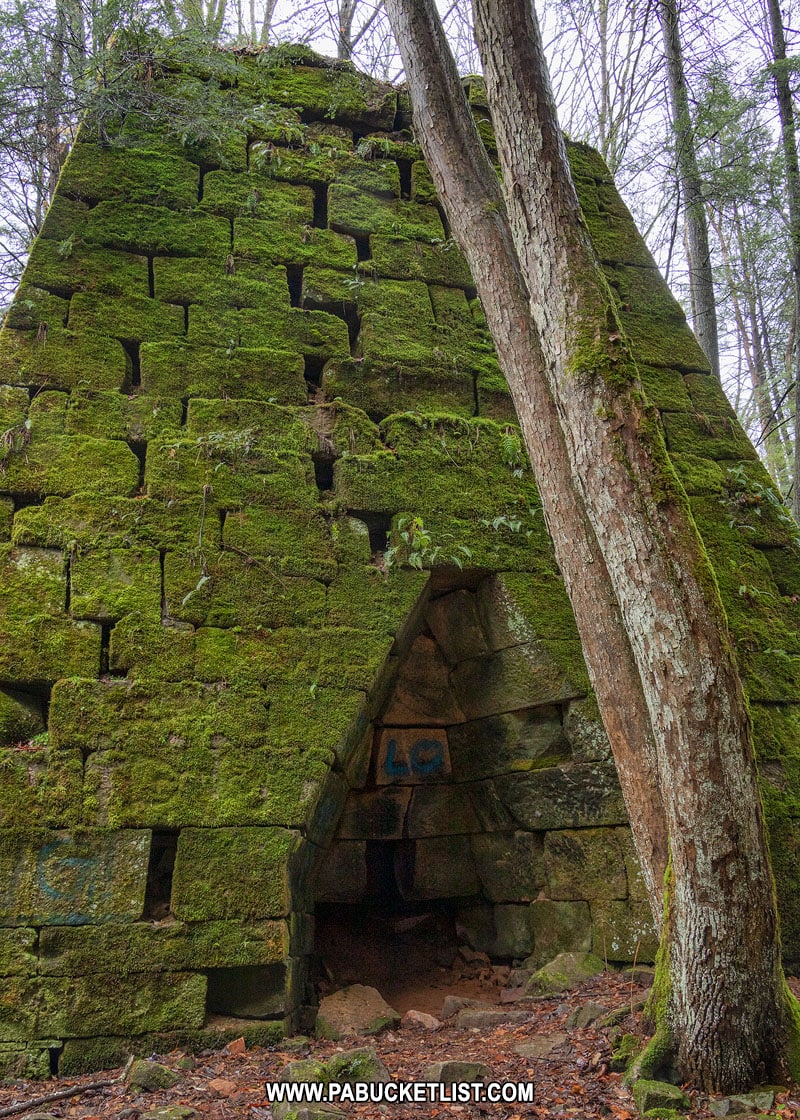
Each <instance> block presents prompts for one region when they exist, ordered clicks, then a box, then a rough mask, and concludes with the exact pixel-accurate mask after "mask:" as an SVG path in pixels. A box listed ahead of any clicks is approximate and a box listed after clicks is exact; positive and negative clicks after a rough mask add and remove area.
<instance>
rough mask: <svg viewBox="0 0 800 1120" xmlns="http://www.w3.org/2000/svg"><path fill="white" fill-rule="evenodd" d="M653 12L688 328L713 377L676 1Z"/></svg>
mask: <svg viewBox="0 0 800 1120" xmlns="http://www.w3.org/2000/svg"><path fill="white" fill-rule="evenodd" d="M657 10H658V18H659V22H660V23H661V31H662V34H663V37H664V52H665V55H666V60H667V79H668V85H669V95H670V102H671V106H672V131H673V135H674V138H675V160H676V164H677V168H678V180H679V182H680V188H681V194H682V195H683V207H684V215H685V223H686V255H687V258H688V262H689V292H690V297H691V304H692V326H693V327H694V331H695V334H696V335H697V341H698V342H699V343H700V346H701V347H702V349H703V353H704V354H705V356H706V357H707V358H708V361H709V364H710V366H711V369H712V372H713V373H714V376H715V377H716V378H719V376H720V371H719V339H718V335H717V308H716V300H715V296H714V278H713V275H712V271H711V250H710V248H709V244H708V223H707V222H706V211H705V204H704V201H703V184H702V180H701V179H700V171H699V170H698V167H697V156H696V148H695V140H694V130H693V128H692V117H691V112H690V110H689V94H688V91H687V89H686V76H685V74H684V72H683V52H682V50H681V40H680V30H679V27H678V9H677V4H676V0H658V3H657Z"/></svg>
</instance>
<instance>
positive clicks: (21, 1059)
mask: <svg viewBox="0 0 800 1120" xmlns="http://www.w3.org/2000/svg"><path fill="white" fill-rule="evenodd" d="M60 1041H61V1040H60V1039H39V1040H34V1041H33V1042H31V1043H30V1044H29V1045H27V1046H26V1045H22V1044H19V1045H15V1044H13V1043H0V1077H1V1078H3V1080H5V1081H17V1080H19V1079H20V1078H25V1079H26V1080H29V1079H30V1080H34V1081H36V1080H40V1079H41V1080H44V1079H45V1078H47V1077H49V1076H50V1048H51V1046H52V1047H53V1048H54V1049H55V1048H56V1047H57V1046H58V1045H59V1043H60Z"/></svg>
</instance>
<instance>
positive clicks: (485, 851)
mask: <svg viewBox="0 0 800 1120" xmlns="http://www.w3.org/2000/svg"><path fill="white" fill-rule="evenodd" d="M470 842H471V844H472V855H473V859H474V861H475V870H476V871H477V873H478V878H479V879H480V881H481V887H482V888H483V893H484V894H485V895H486V897H487V898H488V899H490V900H491V901H492V902H530V901H531V899H534V898H536V895H537V894H538V891H539V888H540V887H541V886H542V884H543V882H544V860H543V848H544V841H543V839H542V836H541V834H539V833H535V832H479V833H476V834H475V835H473V836H471V837H470Z"/></svg>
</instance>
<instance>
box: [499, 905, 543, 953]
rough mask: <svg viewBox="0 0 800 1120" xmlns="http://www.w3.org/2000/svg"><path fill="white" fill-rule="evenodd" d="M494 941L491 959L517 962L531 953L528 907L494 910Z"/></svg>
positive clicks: (507, 906) (532, 937) (503, 907)
mask: <svg viewBox="0 0 800 1120" xmlns="http://www.w3.org/2000/svg"><path fill="white" fill-rule="evenodd" d="M494 928H495V940H494V945H493V946H492V952H491V956H492V957H501V958H511V959H512V960H519V959H520V958H522V957H527V956H528V955H529V954H530V953H531V952H533V946H534V936H533V931H532V930H531V921H530V906H510V905H507V904H506V905H500V906H495V908H494Z"/></svg>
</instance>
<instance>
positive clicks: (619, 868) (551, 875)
mask: <svg viewBox="0 0 800 1120" xmlns="http://www.w3.org/2000/svg"><path fill="white" fill-rule="evenodd" d="M620 831H621V830H620V829H615V828H580V829H569V830H565V831H563V832H558V831H554V832H548V833H547V834H546V835H545V839H544V869H545V877H546V881H547V893H548V894H549V896H550V898H552V899H554V900H556V901H563V902H570V901H572V902H577V901H581V900H585V899H618V898H625V897H626V896H627V893H628V883H627V876H626V872H625V860H624V858H623V854H622V849H621V847H620V845H619V841H618V833H619V832H620Z"/></svg>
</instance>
